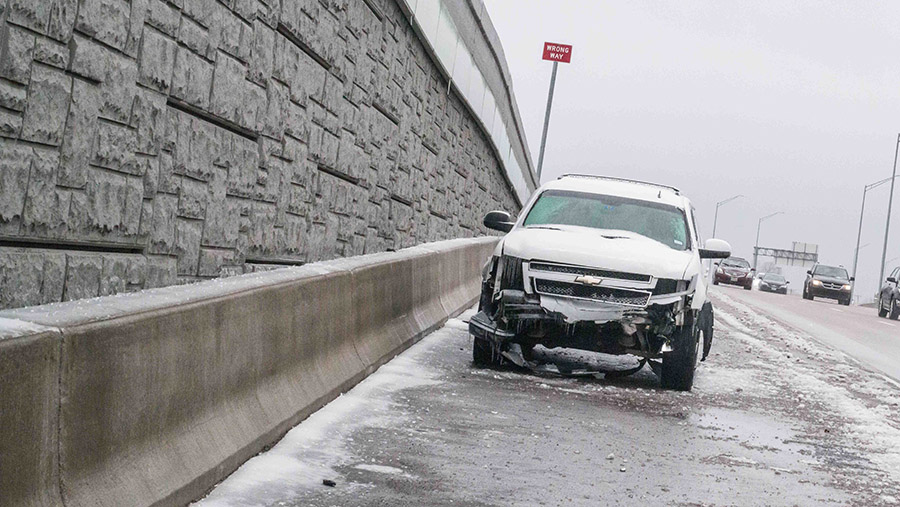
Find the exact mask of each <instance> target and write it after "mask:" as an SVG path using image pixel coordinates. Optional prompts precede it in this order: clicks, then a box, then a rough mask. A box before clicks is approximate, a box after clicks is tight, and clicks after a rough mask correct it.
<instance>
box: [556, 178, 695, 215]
mask: <svg viewBox="0 0 900 507" xmlns="http://www.w3.org/2000/svg"><path fill="white" fill-rule="evenodd" d="M551 189H552V190H571V191H575V192H588V193H591V194H605V195H616V196H621V197H628V198H630V199H639V200H642V201H651V202H662V203H665V204H669V205H671V206H675V207H677V208H686V207H687V206H688V205H687V204H686V203H685V201H686V199H685V198H684V197H683V196H681V195H679V194H678V192H677V189H675V188H674V187H669V186H665V185H656V184H653V183H644V182H638V181H630V180H624V179H616V178H604V177H592V176H579V175H566V176H563V177H561V178H560V179H558V180H554V181H550V182H547V183H545V184H544V185H542V186H541V188H540V191H541V192H543V191H544V190H551Z"/></svg>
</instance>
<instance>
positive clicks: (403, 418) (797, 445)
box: [197, 294, 900, 507]
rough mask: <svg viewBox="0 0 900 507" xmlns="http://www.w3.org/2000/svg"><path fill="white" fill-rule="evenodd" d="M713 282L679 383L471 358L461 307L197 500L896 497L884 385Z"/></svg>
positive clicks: (898, 448)
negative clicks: (485, 363)
mask: <svg viewBox="0 0 900 507" xmlns="http://www.w3.org/2000/svg"><path fill="white" fill-rule="evenodd" d="M715 298H716V303H717V307H716V308H717V327H716V341H715V343H714V345H713V352H712V354H711V356H710V358H709V359H708V360H707V361H706V362H705V363H703V364H702V366H701V368H700V370H699V371H698V374H697V381H696V384H695V388H694V391H693V392H691V393H677V392H671V391H664V390H661V389H660V388H659V387H658V381H657V379H656V377H655V376H654V375H653V374H652V373H651V372H650V371H649V369H647V368H645V369H644V370H642V371H641V372H639V373H638V374H637V375H634V376H632V377H628V378H625V379H616V380H595V379H592V378H590V379H585V378H563V377H558V376H552V375H536V374H533V373H530V372H523V371H521V370H517V369H496V370H495V369H484V368H476V367H474V366H473V365H472V363H471V345H470V342H469V340H470V338H469V337H468V334H467V332H466V325H465V323H464V320H465V319H466V318H467V316H468V314H466V315H463V316H462V317H461V318H460V319H452V320H450V321H449V322H448V323H447V325H446V326H445V327H444V328H443V329H441V330H439V331H437V332H435V333H433V334H431V335H430V336H428V337H426V338H425V339H424V340H422V341H421V342H420V343H418V344H417V345H415V346H414V347H412V348H411V349H410V350H408V351H407V352H405V353H404V354H402V355H401V356H399V357H398V358H396V359H394V360H393V361H391V362H390V363H388V364H386V365H385V366H383V367H382V368H381V369H379V370H378V371H377V372H376V373H375V374H373V375H372V376H370V377H369V378H368V379H366V380H365V381H363V382H362V383H361V384H359V385H358V386H357V387H356V388H354V389H353V390H351V391H350V392H348V393H347V394H345V395H344V396H342V397H340V398H338V399H337V400H335V401H334V402H332V403H331V404H329V405H328V406H326V407H324V408H323V409H322V410H320V411H318V412H316V413H315V414H313V415H312V416H310V417H309V418H308V419H307V420H306V421H304V422H303V423H301V424H300V425H298V426H297V427H295V428H294V429H293V430H291V431H290V432H289V433H288V434H287V435H286V436H285V438H284V439H283V440H282V441H281V442H279V443H278V444H277V445H275V446H274V447H273V448H272V449H271V450H269V451H268V452H266V453H264V454H261V455H260V456H257V457H255V458H253V459H251V460H250V461H248V462H247V463H246V464H245V465H244V466H243V467H241V468H240V469H239V470H238V471H237V472H235V473H234V474H233V475H232V476H231V477H229V478H228V479H226V480H225V481H224V482H223V483H222V484H220V485H219V486H218V487H216V488H215V489H214V490H213V491H212V492H211V493H210V495H209V496H208V497H207V498H205V499H203V500H202V501H200V502H198V503H197V505H200V506H206V507H208V506H332V505H334V506H345V505H346V506H350V505H352V506H356V505H384V506H399V505H409V506H414V505H415V506H418V505H608V504H618V505H645V504H647V503H648V502H653V504H656V505H810V504H813V505H817V504H824V505H892V504H900V501H898V499H900V429H898V428H900V417H898V415H900V405H898V403H900V388H898V386H897V385H896V384H895V383H894V382H893V381H890V380H889V379H886V378H885V377H884V376H882V375H880V374H877V373H872V372H869V371H867V370H865V369H863V368H861V367H860V366H859V365H858V364H857V363H856V362H855V361H853V360H852V359H850V358H848V357H846V356H844V355H843V354H842V353H840V352H835V351H832V350H828V349H823V348H822V347H821V346H820V345H818V344H817V342H815V341H814V340H811V339H810V338H809V337H806V336H803V335H801V334H798V333H797V332H794V331H790V330H788V329H786V328H784V327H783V326H781V325H780V324H778V323H777V322H775V321H773V320H770V319H768V318H767V317H764V316H759V315H756V314H754V313H753V311H752V310H751V309H750V308H749V307H746V306H744V305H742V304H741V303H739V302H737V301H735V300H734V299H731V298H728V297H727V295H721V294H718V295H716V296H715ZM543 355H544V356H545V358H547V359H553V360H556V361H560V362H565V363H567V366H569V367H570V368H571V367H572V366H576V363H585V362H586V363H596V362H600V361H603V362H604V364H608V362H609V358H608V357H604V356H599V355H595V354H589V353H578V352H573V351H565V352H562V353H560V352H556V351H547V352H545V353H544V354H543ZM617 360H618V359H617ZM620 361H621V364H623V367H627V366H629V365H631V364H633V363H632V362H630V361H629V360H628V359H627V358H623V359H621V360H620ZM330 481H333V482H330ZM324 482H328V484H333V486H329V485H325V484H324Z"/></svg>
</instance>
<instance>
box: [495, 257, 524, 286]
mask: <svg viewBox="0 0 900 507" xmlns="http://www.w3.org/2000/svg"><path fill="white" fill-rule="evenodd" d="M494 287H495V288H494V290H495V291H501V290H503V289H517V290H523V289H524V287H525V283H524V282H523V277H522V259H520V258H518V257H511V256H509V255H503V256H501V257H500V264H499V265H498V266H497V282H496V283H495V284H494Z"/></svg>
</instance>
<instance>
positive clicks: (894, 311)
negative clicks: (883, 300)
mask: <svg viewBox="0 0 900 507" xmlns="http://www.w3.org/2000/svg"><path fill="white" fill-rule="evenodd" d="M888 317H890V318H891V320H897V319H898V318H900V306H898V304H897V300H896V299H894V298H891V307H890V310H888Z"/></svg>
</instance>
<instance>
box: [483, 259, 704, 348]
mask: <svg viewBox="0 0 900 507" xmlns="http://www.w3.org/2000/svg"><path fill="white" fill-rule="evenodd" d="M483 275H484V276H483V282H482V283H483V285H482V294H481V300H480V303H479V311H478V313H477V314H476V315H475V316H474V317H472V319H471V320H470V322H469V332H470V333H471V334H472V335H473V336H474V337H475V339H476V340H483V341H484V342H486V343H489V344H490V346H491V349H492V350H494V351H496V352H495V353H497V354H499V353H502V351H504V350H508V349H509V348H510V346H511V345H513V344H518V345H519V347H520V348H521V351H522V352H523V354H524V355H525V356H526V358H527V356H528V355H529V352H530V351H531V349H532V348H533V347H534V346H535V345H538V344H540V345H543V346H544V347H547V348H555V347H565V348H575V349H581V350H589V351H594V352H601V353H606V354H632V355H635V356H638V357H641V358H644V359H657V358H661V357H662V355H663V354H664V353H666V352H669V351H670V350H672V343H671V339H672V337H673V335H674V334H675V331H676V329H677V328H678V327H679V326H682V325H683V324H684V321H685V317H686V315H687V314H688V313H690V301H691V296H692V294H693V292H694V290H695V287H694V286H693V283H692V282H691V281H687V280H675V279H667V278H656V277H654V276H653V275H651V274H645V273H630V272H622V271H612V270H605V269H601V268H590V267H582V266H572V265H567V264H560V263H555V262H545V261H538V260H532V261H526V260H523V259H519V258H516V257H511V256H505V255H504V256H495V257H494V258H493V259H492V260H491V261H490V262H489V263H488V264H487V265H486V266H485V272H484V273H483Z"/></svg>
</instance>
